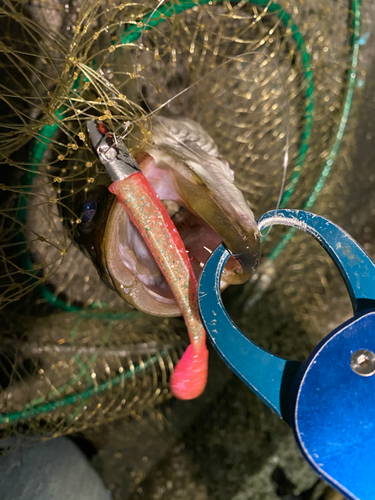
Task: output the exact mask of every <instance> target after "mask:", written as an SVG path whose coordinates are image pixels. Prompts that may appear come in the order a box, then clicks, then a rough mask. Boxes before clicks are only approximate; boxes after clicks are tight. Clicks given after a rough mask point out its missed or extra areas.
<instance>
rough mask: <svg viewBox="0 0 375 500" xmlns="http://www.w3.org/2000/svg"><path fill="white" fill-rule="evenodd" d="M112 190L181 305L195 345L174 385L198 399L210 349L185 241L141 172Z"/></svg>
mask: <svg viewBox="0 0 375 500" xmlns="http://www.w3.org/2000/svg"><path fill="white" fill-rule="evenodd" d="M109 190H110V191H111V193H113V194H115V195H116V196H117V198H118V199H119V201H120V202H121V203H122V205H123V206H124V207H125V209H126V211H127V212H128V214H129V216H130V219H131V221H132V222H133V224H134V225H135V226H136V227H137V229H138V230H139V232H140V233H141V235H142V237H143V239H144V241H145V242H146V244H147V246H148V248H149V249H150V251H151V253H152V255H153V256H154V258H155V260H156V262H157V263H158V265H159V267H160V269H161V271H162V273H163V275H164V276H165V278H166V280H167V282H168V284H169V286H170V287H171V289H172V291H173V294H174V296H175V298H176V301H177V303H178V305H179V307H180V310H181V313H182V315H183V317H184V320H185V324H186V327H187V329H188V332H189V337H190V342H191V344H190V345H189V346H188V348H187V349H186V351H185V352H184V354H183V356H182V358H181V359H180V361H179V363H178V364H177V365H176V367H175V369H174V372H173V374H172V376H171V380H170V385H171V389H172V393H173V394H174V396H176V397H177V398H179V399H193V398H196V397H198V396H199V395H200V394H202V392H203V391H204V388H205V386H206V382H207V373H208V350H207V347H206V341H205V338H206V332H205V330H204V327H203V325H202V322H201V319H200V316H199V311H198V303H197V281H196V278H195V275H194V271H193V268H192V266H191V262H190V260H189V257H188V254H187V252H186V249H185V246H184V243H183V241H182V239H181V237H180V235H179V233H178V231H177V229H176V227H175V225H174V224H173V222H172V219H171V218H170V216H169V214H168V212H167V209H166V208H165V207H164V205H163V204H162V202H161V201H160V199H159V197H158V195H157V194H156V192H155V190H154V188H153V187H152V186H151V184H150V183H149V182H148V180H147V179H146V177H145V176H144V175H143V174H142V173H141V172H137V173H134V174H132V175H130V176H129V177H126V178H124V179H122V180H118V181H115V182H114V183H113V184H111V186H110V187H109Z"/></svg>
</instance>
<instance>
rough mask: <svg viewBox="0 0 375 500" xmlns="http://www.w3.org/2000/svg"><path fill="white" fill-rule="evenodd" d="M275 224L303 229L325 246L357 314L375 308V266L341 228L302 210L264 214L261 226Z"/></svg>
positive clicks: (263, 227) (259, 225)
mask: <svg viewBox="0 0 375 500" xmlns="http://www.w3.org/2000/svg"><path fill="white" fill-rule="evenodd" d="M273 224H276V225H284V226H293V227H295V228H297V229H301V230H302V231H305V232H306V233H308V234H310V235H311V236H313V237H314V238H315V239H316V240H317V241H318V242H319V243H320V244H321V245H322V246H323V248H324V249H325V250H326V252H327V253H328V254H329V255H330V257H331V258H332V260H333V261H334V262H335V264H336V265H337V267H338V269H339V271H340V273H341V275H342V277H343V278H344V280H345V284H346V286H347V288H348V292H349V295H350V299H351V301H352V305H353V310H354V313H358V312H361V311H364V310H367V309H373V308H375V264H374V262H373V261H372V260H371V259H370V257H369V256H368V255H367V253H366V252H365V251H364V250H363V248H362V247H361V246H360V245H359V243H357V242H356V241H355V240H354V239H353V238H352V237H351V236H350V235H349V234H348V233H347V232H346V231H344V230H343V229H342V228H341V227H340V226H338V225H336V224H334V223H333V222H331V221H329V220H327V219H325V218H324V217H321V216H319V215H315V214H312V213H310V212H304V211H303V210H278V211H277V212H276V211H271V212H267V213H266V214H264V215H263V217H261V219H260V220H259V222H258V227H259V230H260V231H262V230H263V229H265V228H266V227H268V226H270V225H273Z"/></svg>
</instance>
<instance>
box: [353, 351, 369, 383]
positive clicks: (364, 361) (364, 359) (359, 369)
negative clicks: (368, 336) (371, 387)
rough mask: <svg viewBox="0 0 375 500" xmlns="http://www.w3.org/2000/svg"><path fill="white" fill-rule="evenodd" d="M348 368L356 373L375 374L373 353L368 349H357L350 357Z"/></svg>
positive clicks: (364, 375) (366, 375) (363, 375)
mask: <svg viewBox="0 0 375 500" xmlns="http://www.w3.org/2000/svg"><path fill="white" fill-rule="evenodd" d="M350 368H351V369H352V370H353V372H354V373H356V374H357V375H361V376H362V377H371V375H374V374H375V353H374V352H372V351H369V350H368V349H358V351H355V352H353V354H352V357H351V358H350Z"/></svg>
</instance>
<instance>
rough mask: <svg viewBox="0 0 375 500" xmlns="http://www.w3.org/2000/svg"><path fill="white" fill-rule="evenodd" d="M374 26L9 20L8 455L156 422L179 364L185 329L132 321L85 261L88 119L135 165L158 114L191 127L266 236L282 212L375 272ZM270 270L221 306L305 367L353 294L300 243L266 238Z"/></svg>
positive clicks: (317, 12)
mask: <svg viewBox="0 0 375 500" xmlns="http://www.w3.org/2000/svg"><path fill="white" fill-rule="evenodd" d="M370 10H371V8H370V6H366V8H365V9H364V12H362V8H361V5H360V2H359V1H358V0H353V1H351V2H348V1H347V0H337V1H335V2H327V1H323V0H322V1H314V2H312V1H307V0H306V1H298V0H293V1H287V2H281V3H280V4H278V3H275V2H270V1H264V0H259V1H256V2H250V1H245V0H243V1H238V2H228V1H206V0H201V1H196V2H193V1H180V2H160V3H159V4H157V3H156V2H154V3H152V2H151V3H146V2H129V3H119V2H112V1H108V2H102V1H97V0H95V1H92V0H90V1H85V0H82V1H72V2H69V3H67V4H65V5H63V4H62V3H61V2H57V1H53V0H51V1H42V2H36V1H33V0H32V1H29V2H11V1H4V2H2V4H1V7H0V49H1V50H0V54H1V56H0V64H1V72H2V82H1V100H0V110H1V118H0V144H1V149H0V155H1V157H0V159H1V163H2V168H1V171H0V176H1V179H0V182H1V184H0V187H1V192H0V200H1V208H0V222H1V244H0V251H1V263H0V266H1V276H0V287H1V288H0V290H1V291H0V296H1V304H2V306H3V308H2V312H1V320H2V324H3V325H2V326H3V328H2V332H3V333H2V339H1V358H0V360H1V367H0V372H1V378H0V383H1V387H2V392H1V394H0V412H1V414H0V426H1V429H2V432H3V435H4V436H10V435H14V434H18V433H31V434H33V435H35V434H41V435H42V436H56V435H59V434H66V433H70V432H76V431H77V430H84V429H86V428H87V427H89V426H94V425H97V424H100V423H103V422H108V421H111V420H114V419H118V418H120V417H124V416H128V415H143V414H144V413H145V412H150V413H152V412H155V408H157V407H158V404H159V403H160V402H163V401H165V400H166V399H168V398H169V397H170V395H169V389H168V378H169V375H170V373H171V371H172V370H173V367H174V365H175V363H176V362H177V361H178V359H179V356H180V355H181V353H182V352H183V349H184V347H185V346H186V342H187V337H186V334H185V329H184V325H183V323H182V322H181V321H180V320H179V319H158V318H151V317H150V316H147V315H144V314H142V313H139V312H137V311H134V310H132V309H131V308H130V307H129V306H127V305H126V304H125V303H124V302H123V301H122V300H121V299H120V298H119V297H118V296H117V294H116V293H115V292H113V291H112V290H110V289H109V288H107V287H106V286H105V285H104V283H102V281H101V280H100V278H99V277H98V275H97V272H96V270H95V268H94V266H93V264H92V263H91V261H90V260H89V259H88V258H87V257H86V256H85V255H84V254H83V253H82V252H81V251H80V250H79V249H78V248H77V247H76V246H75V245H74V243H73V241H74V234H75V231H77V227H78V226H79V225H80V224H81V223H82V220H81V218H80V209H79V206H78V205H77V203H76V198H77V195H78V194H79V195H80V196H81V195H82V193H90V190H91V189H93V188H94V187H95V185H96V184H97V183H98V182H99V181H100V179H101V178H102V176H103V170H102V168H101V166H100V165H99V164H98V161H97V160H96V157H95V156H94V154H93V153H92V151H91V149H90V147H89V146H88V144H87V138H86V121H87V120H88V119H90V118H94V117H96V118H101V119H102V120H105V121H107V122H108V123H109V124H110V125H111V126H112V128H114V129H115V128H116V129H118V130H121V131H122V132H124V134H125V136H126V142H127V144H128V146H129V147H130V148H131V150H132V152H137V151H141V150H142V149H143V148H144V147H145V145H147V143H148V142H149V140H150V137H151V136H152V127H153V120H154V118H155V117H157V116H158V115H161V116H184V117H188V118H191V119H193V120H195V121H197V122H199V123H200V124H201V125H202V126H203V127H204V129H205V130H206V131H207V132H208V133H209V134H210V135H211V136H212V138H213V139H214V140H215V142H216V143H217V144H218V147H219V151H220V155H221V156H222V157H223V158H225V159H226V160H228V162H229V164H230V166H231V168H232V169H233V170H234V171H235V179H236V183H237V185H238V186H239V187H240V189H241V190H242V191H243V193H244V195H245V197H246V199H247V201H248V203H249V205H250V206H251V207H252V209H253V211H254V213H255V215H256V217H257V218H258V217H259V216H260V215H262V213H264V212H265V211H267V210H269V209H274V208H275V207H276V205H277V203H278V201H279V202H280V203H279V206H280V207H292V208H305V209H307V210H315V211H317V212H319V213H321V214H322V215H325V216H328V217H330V218H331V219H333V220H335V221H336V222H339V223H341V224H342V225H344V226H345V227H346V228H347V229H348V230H349V231H352V232H353V234H354V236H357V237H359V239H360V240H361V238H360V235H361V234H366V235H367V236H366V238H367V239H366V242H367V247H366V249H367V250H368V251H369V252H370V253H371V251H372V250H373V246H372V244H371V241H370V240H371V238H370V236H371V234H372V233H373V229H372V226H371V227H370V226H368V224H369V220H368V218H367V217H365V216H364V215H363V216H361V214H363V213H364V210H363V209H362V212H361V211H359V212H358V213H359V215H358V216H357V217H356V218H355V217H354V219H353V213H354V212H355V211H356V207H357V205H356V204H355V203H354V202H353V201H352V200H353V197H352V196H351V195H350V188H351V186H353V180H355V175H354V174H353V170H352V159H351V156H350V155H351V151H352V149H353V148H352V143H353V139H354V137H355V136H354V134H355V124H356V119H357V118H358V111H357V110H358V109H359V105H360V102H361V88H362V87H363V86H364V82H365V76H366V71H367V70H368V66H369V61H370V54H369V51H368V50H367V51H366V50H365V45H366V41H367V38H366V37H367V36H368V35H366V26H367V25H369V19H370V16H371V12H370ZM364 33H365V35H363V34H364ZM360 47H363V50H361V51H360ZM348 120H349V122H348ZM362 180H364V182H365V183H366V182H367V181H368V171H366V170H364V171H363V174H362ZM371 182H372V181H371ZM362 186H363V183H362ZM367 186H370V184H367ZM368 189H370V188H368ZM358 192H359V189H358ZM366 192H367V191H366ZM365 199H366V200H367V201H369V200H370V195H368V196H367V198H365ZM358 221H360V222H358ZM365 227H367V228H368V229H367V230H366V231H365V233H364V232H363V230H364V228H365ZM262 252H263V255H264V259H263V261H262V264H261V266H260V268H259V271H258V272H257V273H256V275H255V276H254V277H253V278H252V280H251V281H250V282H249V283H248V284H245V285H243V286H242V287H234V288H233V287H232V289H231V290H229V291H228V294H227V303H228V307H229V308H230V311H231V314H232V316H233V318H234V320H235V321H236V322H237V323H238V324H239V325H240V326H241V327H242V328H243V329H244V331H245V332H246V333H248V334H249V335H251V336H252V338H254V339H255V340H257V341H258V342H259V343H261V344H262V345H264V346H265V347H267V348H270V349H272V350H273V351H274V352H276V353H278V354H282V355H290V356H293V357H299V358H303V357H304V356H305V355H306V354H307V353H308V352H309V350H310V348H311V346H312V345H313V344H314V343H315V342H316V341H317V340H318V339H319V338H321V337H322V336H323V335H324V334H326V333H328V331H329V330H330V329H332V327H333V326H336V325H337V324H339V323H340V322H342V321H343V319H345V318H346V317H347V316H348V315H350V304H349V301H348V299H346V298H345V288H344V286H343V285H342V283H341V281H340V279H339V277H338V275H337V273H336V271H335V269H334V267H333V265H332V264H331V263H330V261H329V259H328V257H326V255H325V254H324V252H323V251H322V250H320V249H319V248H318V246H317V245H316V244H315V243H313V242H310V240H308V239H307V237H305V236H304V235H299V234H297V233H296V232H295V231H293V230H288V231H286V230H283V229H278V228H273V229H272V231H271V232H270V234H269V235H268V236H267V237H266V238H265V239H264V242H263V245H262ZM259 299H262V300H259ZM249 325H251V328H250V326H249ZM302 332H303V333H302Z"/></svg>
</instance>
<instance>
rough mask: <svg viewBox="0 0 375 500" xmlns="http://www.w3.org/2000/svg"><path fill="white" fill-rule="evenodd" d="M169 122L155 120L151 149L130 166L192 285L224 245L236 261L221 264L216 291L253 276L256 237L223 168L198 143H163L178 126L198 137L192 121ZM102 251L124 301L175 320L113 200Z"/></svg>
mask: <svg viewBox="0 0 375 500" xmlns="http://www.w3.org/2000/svg"><path fill="white" fill-rule="evenodd" d="M176 121H177V120H171V119H163V120H162V123H160V121H159V122H158V123H157V127H156V131H154V142H153V144H152V146H151V147H150V148H149V149H148V152H142V153H140V154H138V155H137V156H136V160H137V162H138V164H139V166H140V168H141V170H142V172H143V174H144V175H145V176H146V178H147V179H148V181H149V182H150V183H151V185H152V186H153V187H154V189H155V191H156V193H157V194H158V196H159V198H160V199H161V201H162V203H163V204H164V206H165V207H166V209H167V211H168V213H169V215H170V217H171V219H172V221H173V222H174V224H175V226H176V228H177V230H178V232H179V234H180V236H181V239H182V241H183V243H184V245H185V248H186V251H187V253H188V255H189V258H190V261H191V264H192V268H193V270H194V273H195V276H196V277H197V279H199V277H200V275H201V273H202V270H203V267H204V265H205V263H206V262H207V260H208V258H209V257H210V255H211V253H212V252H213V250H214V249H215V248H216V247H217V246H218V245H219V244H220V243H222V242H224V244H225V245H226V246H227V248H228V249H229V250H230V251H231V252H232V253H233V255H235V256H239V258H235V257H230V259H229V260H228V262H227V264H226V266H225V268H224V271H223V275H222V279H221V289H222V290H224V289H225V288H226V287H228V286H229V285H231V284H241V283H244V282H245V281H247V280H248V278H249V277H250V276H251V274H252V272H255V269H256V267H257V265H258V261H259V257H260V250H259V241H260V239H259V232H258V228H257V225H256V222H255V219H254V216H253V213H252V211H251V209H250V208H249V207H248V205H247V204H246V202H245V200H244V198H243V196H242V193H241V192H240V191H239V190H238V189H237V188H236V187H235V186H234V183H233V178H232V175H231V173H230V172H231V171H230V169H229V167H228V165H227V164H226V163H225V162H223V160H222V159H220V158H219V156H218V154H217V155H216V156H215V151H216V150H215V151H212V150H210V151H209V152H206V151H205V150H204V147H203V149H202V144H200V145H199V148H198V150H196V151H194V150H192V148H191V144H190V143H187V140H186V137H185V140H184V141H183V142H182V143H181V137H180V136H178V137H177V145H178V147H177V149H176V145H175V144H173V141H172V143H170V144H168V138H169V135H168V134H169V133H172V136H173V140H175V139H176V133H175V131H174V129H173V127H176V126H177V125H179V126H180V128H179V129H178V131H179V132H180V129H181V128H182V130H183V133H184V134H185V135H186V123H187V124H188V125H189V126H192V127H193V128H194V129H195V131H196V132H197V133H198V136H200V135H201V134H202V130H200V129H199V127H200V126H199V125H198V124H196V123H195V122H191V121H190V120H183V123H182V124H181V123H177V124H176ZM180 121H181V120H180ZM171 130H172V132H171ZM180 135H181V133H180ZM159 137H160V139H159ZM207 137H208V138H209V139H210V141H212V139H211V138H210V137H209V136H208V135H207ZM207 137H206V139H207ZM181 144H182V146H181ZM195 146H196V145H195ZM181 148H182V150H181ZM206 148H207V146H206ZM195 149H197V148H195ZM213 152H214V154H213ZM216 152H217V151H216ZM192 159H193V160H194V161H197V162H198V163H199V165H201V164H202V163H203V164H205V166H204V173H203V175H202V170H201V169H200V168H198V167H197V165H195V164H193V163H194V161H193V162H192ZM102 248H103V254H104V256H105V261H106V269H107V276H109V277H110V280H111V281H112V285H113V287H114V289H115V290H116V291H117V293H119V295H120V296H121V297H122V298H123V299H124V300H125V301H126V302H128V303H130V304H131V305H133V306H134V307H136V308H137V309H139V310H142V311H144V312H146V313H149V314H153V315H157V316H178V315H180V314H181V312H180V309H179V307H178V305H177V302H176V300H175V298H174V295H173V292H172V290H171V288H170V287H169V285H168V283H167V281H166V279H165V278H164V276H163V274H162V272H161V270H160V269H159V266H158V265H157V263H156V261H155V259H154V257H153V256H152V254H151V252H150V250H149V249H148V246H147V244H146V243H145V241H144V240H143V238H142V237H141V235H140V233H139V231H138V229H137V228H136V227H135V226H134V224H133V223H132V222H131V220H130V218H129V215H128V214H127V212H126V210H125V209H124V208H123V207H122V205H121V203H120V202H119V201H118V200H117V198H116V199H114V201H113V204H112V208H111V211H110V213H109V217H108V221H107V225H106V229H105V233H104V238H103V243H102ZM241 259H242V260H241Z"/></svg>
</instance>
